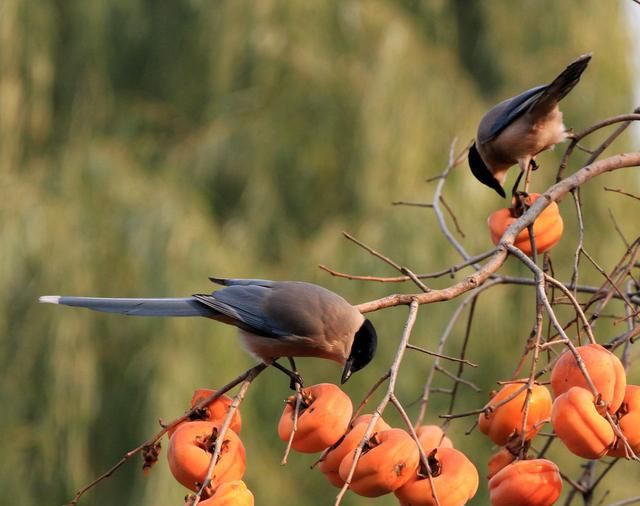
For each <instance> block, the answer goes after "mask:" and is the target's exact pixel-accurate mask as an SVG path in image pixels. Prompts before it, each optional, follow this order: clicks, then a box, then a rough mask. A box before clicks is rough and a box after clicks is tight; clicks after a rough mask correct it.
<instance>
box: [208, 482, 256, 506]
mask: <svg viewBox="0 0 640 506" xmlns="http://www.w3.org/2000/svg"><path fill="white" fill-rule="evenodd" d="M198 504H201V505H202V506H253V494H252V493H251V490H249V489H248V488H247V485H245V483H244V481H242V480H233V481H225V482H224V483H222V484H221V485H220V486H219V487H218V488H217V489H216V490H215V492H214V493H213V495H212V496H211V497H209V499H206V500H204V501H200V502H199V503H198Z"/></svg>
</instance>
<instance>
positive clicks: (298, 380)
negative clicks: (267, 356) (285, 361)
mask: <svg viewBox="0 0 640 506" xmlns="http://www.w3.org/2000/svg"><path fill="white" fill-rule="evenodd" d="M276 360H277V359H276ZM276 360H273V361H272V362H271V365H272V366H273V367H275V368H276V369H278V370H279V371H282V372H283V373H285V374H286V375H287V376H289V379H290V380H291V382H290V383H289V388H291V390H295V389H296V384H297V385H300V388H302V387H303V386H304V382H303V380H302V376H300V374H299V373H298V371H297V370H296V363H295V362H294V360H293V358H291V357H289V363H290V364H291V368H292V370H289V369H287V368H286V367H284V366H282V365H280V364H279V363H278V362H276Z"/></svg>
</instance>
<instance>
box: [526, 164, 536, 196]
mask: <svg viewBox="0 0 640 506" xmlns="http://www.w3.org/2000/svg"><path fill="white" fill-rule="evenodd" d="M534 170H538V164H537V163H536V161H535V160H534V159H533V158H531V159H529V161H528V162H527V165H526V169H525V173H524V192H525V193H527V192H528V191H529V183H530V182H531V172H532V171H534Z"/></svg>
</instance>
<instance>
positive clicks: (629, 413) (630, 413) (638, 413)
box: [607, 385, 640, 457]
mask: <svg viewBox="0 0 640 506" xmlns="http://www.w3.org/2000/svg"><path fill="white" fill-rule="evenodd" d="M616 415H617V416H618V419H619V424H620V430H621V431H622V433H623V434H624V437H626V438H627V442H628V443H629V446H631V449H632V450H633V453H635V454H636V455H637V454H638V453H640V386H636V385H627V388H626V391H625V396H624V400H623V401H622V405H621V406H620V408H619V409H618V412H617V413H616ZM607 455H611V456H612V457H626V452H625V449H624V444H623V443H622V441H620V440H617V441H616V443H615V445H614V446H613V448H612V449H611V450H609V451H608V452H607Z"/></svg>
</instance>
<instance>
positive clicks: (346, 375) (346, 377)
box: [340, 357, 353, 385]
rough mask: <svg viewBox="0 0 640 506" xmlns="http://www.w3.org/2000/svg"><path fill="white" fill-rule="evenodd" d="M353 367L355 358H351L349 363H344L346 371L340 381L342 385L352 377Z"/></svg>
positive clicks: (343, 371)
mask: <svg viewBox="0 0 640 506" xmlns="http://www.w3.org/2000/svg"><path fill="white" fill-rule="evenodd" d="M352 366H353V357H349V358H348V359H347V361H346V362H345V363H344V369H342V378H341V379H340V384H341V385H344V384H345V383H346V382H347V381H348V380H349V378H350V377H351V373H352V372H353V371H352V370H351V368H352Z"/></svg>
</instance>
